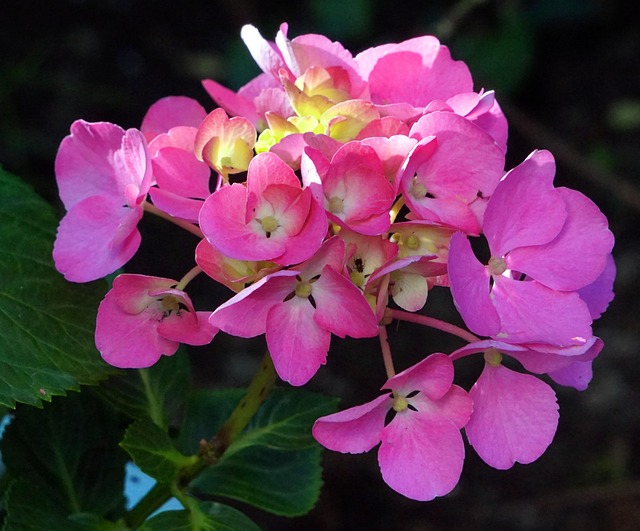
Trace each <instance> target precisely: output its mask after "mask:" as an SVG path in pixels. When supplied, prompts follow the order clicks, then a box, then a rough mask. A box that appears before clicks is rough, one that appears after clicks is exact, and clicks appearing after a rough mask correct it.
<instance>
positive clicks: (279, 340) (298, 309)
mask: <svg viewBox="0 0 640 531" xmlns="http://www.w3.org/2000/svg"><path fill="white" fill-rule="evenodd" d="M314 313H315V309H314V308H313V306H312V305H311V302H310V301H309V299H308V298H306V297H298V296H296V295H294V296H293V298H292V299H291V300H288V301H286V302H281V303H278V304H275V305H273V306H272V307H271V308H270V310H269V314H268V316H267V330H266V337H267V346H268V347H269V352H270V353H271V358H272V359H273V365H274V366H275V369H276V372H277V373H278V376H280V378H281V379H282V380H284V381H285V382H289V383H290V384H291V385H295V386H299V385H304V384H306V383H307V382H308V381H309V380H310V379H311V378H312V377H313V375H314V374H315V373H316V372H317V371H318V369H319V368H320V365H324V364H325V363H326V360H327V352H328V351H329V345H330V342H331V333H330V332H329V331H328V330H325V329H324V328H322V327H321V326H319V325H318V324H317V323H316V322H315V321H314Z"/></svg>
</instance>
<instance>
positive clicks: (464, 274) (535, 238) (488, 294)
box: [449, 151, 613, 347]
mask: <svg viewBox="0 0 640 531" xmlns="http://www.w3.org/2000/svg"><path fill="white" fill-rule="evenodd" d="M554 174H555V164H554V161H553V157H552V156H551V154H550V153H549V152H548V151H535V152H534V153H532V154H531V155H530V156H529V157H528V158H527V159H526V160H525V161H524V162H523V163H522V164H520V165H519V166H517V167H516V168H514V169H513V170H511V171H510V172H509V174H507V176H506V177H505V179H504V180H503V181H502V182H501V183H500V185H499V186H498V188H497V189H496V191H495V193H494V194H493V196H492V197H491V199H490V200H489V203H488V206H487V209H486V212H485V216H484V229H483V230H484V234H485V236H486V238H487V241H488V243H489V250H490V253H491V258H490V260H489V263H488V265H487V266H484V265H482V264H481V263H480V262H479V261H478V260H477V259H476V257H475V256H474V254H473V251H472V250H471V245H470V243H469V241H468V239H467V237H466V236H465V235H463V234H461V233H456V234H454V235H453V237H452V239H451V246H450V251H449V280H450V282H451V293H452V295H453V298H454V301H455V303H456V306H457V308H458V310H459V311H460V314H461V315H462V318H463V319H464V321H465V323H466V324H467V326H468V327H469V329H470V330H472V331H473V332H475V333H477V334H480V335H484V336H492V337H495V338H497V339H501V340H503V341H506V342H510V343H549V344H552V345H558V346H563V347H566V346H572V345H581V344H584V343H585V342H586V341H587V340H588V339H589V338H590V337H591V336H592V332H591V321H592V317H591V314H590V310H589V307H588V305H587V303H586V302H585V301H584V300H583V299H582V298H581V297H580V294H579V293H578V291H577V290H579V289H581V288H584V287H585V286H588V285H590V284H592V283H593V282H595V281H596V279H597V278H598V277H599V276H600V275H601V274H602V273H603V271H604V269H605V266H606V265H607V263H608V260H609V257H610V253H611V249H612V247H613V235H612V234H611V232H610V231H609V229H608V227H607V220H606V218H605V217H604V215H603V214H602V213H601V212H600V210H599V209H598V208H597V207H596V206H595V205H594V204H593V202H592V201H590V200H589V199H588V198H586V197H585V196H584V195H582V194H581V193H579V192H576V191H574V190H569V189H567V188H557V189H556V188H554V187H553V178H554ZM610 278H611V279H612V276H610ZM609 291H610V289H609Z"/></svg>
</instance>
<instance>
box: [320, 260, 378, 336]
mask: <svg viewBox="0 0 640 531" xmlns="http://www.w3.org/2000/svg"><path fill="white" fill-rule="evenodd" d="M311 294H312V295H313V298H314V300H315V302H316V311H315V314H314V317H313V318H314V320H315V322H316V323H318V325H319V326H321V327H322V328H324V329H326V330H329V331H331V332H332V333H333V334H335V335H337V336H338V337H342V338H344V337H345V336H349V337H355V338H360V337H374V336H376V335H378V319H377V317H376V315H375V314H374V313H373V310H372V309H371V306H370V305H369V303H368V302H367V299H365V298H364V295H363V294H362V292H361V291H360V290H359V289H358V288H357V287H356V286H355V285H354V284H353V283H352V282H351V281H350V280H349V279H347V278H346V277H343V276H342V275H341V274H339V273H337V272H336V271H335V270H334V269H333V268H331V267H330V266H325V267H324V269H323V270H322V274H321V275H320V278H319V279H318V280H317V281H316V282H314V283H313V284H312V290H311Z"/></svg>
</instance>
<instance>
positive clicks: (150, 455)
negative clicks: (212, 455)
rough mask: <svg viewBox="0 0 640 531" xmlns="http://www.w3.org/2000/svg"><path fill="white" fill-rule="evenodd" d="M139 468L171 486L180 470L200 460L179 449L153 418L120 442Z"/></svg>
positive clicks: (141, 422)
mask: <svg viewBox="0 0 640 531" xmlns="http://www.w3.org/2000/svg"><path fill="white" fill-rule="evenodd" d="M120 446H121V447H122V448H124V449H125V450H126V451H127V453H128V454H129V455H130V456H131V458H132V459H133V462H134V463H135V464H136V465H138V466H139V467H140V469H141V470H142V471H143V472H144V473H146V474H148V475H149V476H151V477H153V478H155V479H156V480H157V481H158V482H159V483H172V482H174V481H175V480H176V479H177V478H178V474H179V472H180V469H181V468H183V467H186V466H190V465H193V464H195V463H196V462H197V461H198V457H197V456H195V455H192V456H186V455H183V454H181V453H180V452H179V451H178V450H176V448H175V446H174V445H173V442H172V441H171V438H170V437H169V435H168V434H167V432H166V431H164V430H163V429H162V428H160V427H159V426H158V425H157V424H154V423H153V422H152V421H151V420H150V419H141V420H137V421H135V422H134V423H133V424H131V426H129V428H128V429H127V431H126V433H125V436H124V439H123V440H122V442H121V443H120Z"/></svg>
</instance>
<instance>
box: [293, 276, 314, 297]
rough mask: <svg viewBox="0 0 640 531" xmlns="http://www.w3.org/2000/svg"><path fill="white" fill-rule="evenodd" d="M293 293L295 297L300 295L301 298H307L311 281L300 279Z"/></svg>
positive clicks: (309, 293)
mask: <svg viewBox="0 0 640 531" xmlns="http://www.w3.org/2000/svg"><path fill="white" fill-rule="evenodd" d="M295 293H296V296H297V297H302V298H303V299H306V298H308V297H309V295H311V283H310V282H307V281H306V280H301V281H300V282H298V285H297V286H296V291H295Z"/></svg>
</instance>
